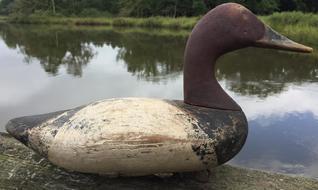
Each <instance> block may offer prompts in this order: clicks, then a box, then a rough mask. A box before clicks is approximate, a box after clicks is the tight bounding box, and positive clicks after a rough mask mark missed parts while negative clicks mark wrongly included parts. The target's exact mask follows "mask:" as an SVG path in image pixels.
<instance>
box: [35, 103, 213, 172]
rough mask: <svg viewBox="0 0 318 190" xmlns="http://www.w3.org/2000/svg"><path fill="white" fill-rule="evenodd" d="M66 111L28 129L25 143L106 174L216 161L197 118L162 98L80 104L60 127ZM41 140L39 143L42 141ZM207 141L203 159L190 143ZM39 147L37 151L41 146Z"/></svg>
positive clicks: (63, 163) (57, 160) (193, 167)
mask: <svg viewBox="0 0 318 190" xmlns="http://www.w3.org/2000/svg"><path fill="white" fill-rule="evenodd" d="M65 114H67V112H65V113H64V114H61V115H59V116H57V117H55V118H53V119H50V120H49V121H47V122H45V123H43V124H41V125H40V126H39V127H35V128H32V129H30V130H29V145H30V146H31V147H34V148H35V149H39V148H37V147H40V146H41V148H42V149H43V144H44V145H45V148H46V150H44V151H46V154H47V157H48V159H49V160H50V161H51V162H52V163H54V164H56V165H58V166H60V167H63V168H66V169H68V170H74V171H79V172H85V173H98V174H108V175H124V176H132V175H135V176H136V175H147V174H156V173H167V172H186V171H199V170H204V169H208V168H209V167H214V166H216V165H217V160H216V155H215V150H214V149H213V147H214V146H212V144H213V140H212V139H209V138H208V135H207V134H205V133H204V132H203V131H202V130H201V129H197V128H196V129H194V128H193V123H196V122H197V121H196V119H195V118H194V117H192V116H191V115H189V114H188V113H186V112H185V111H183V110H181V109H179V108H178V107H176V106H174V105H172V104H169V103H168V102H166V101H164V100H158V99H146V98H127V99H111V100H104V101H99V102H95V103H92V104H90V105H88V106H85V107H83V108H82V109H80V110H79V111H78V112H76V113H75V114H74V115H72V116H71V117H70V118H69V121H68V122H66V123H64V124H63V125H62V126H59V127H58V130H57V133H56V135H55V136H54V137H53V136H52V134H51V133H52V129H54V127H57V126H54V125H56V124H55V123H56V122H55V121H56V120H57V119H58V118H60V117H63V116H65ZM41 143H42V144H41ZM201 144H209V145H210V147H207V148H205V150H209V151H210V154H209V156H208V157H207V158H205V160H204V162H205V163H203V161H202V158H200V156H198V155H197V154H196V152H195V151H194V150H193V146H197V147H200V145H201ZM41 148H40V149H41Z"/></svg>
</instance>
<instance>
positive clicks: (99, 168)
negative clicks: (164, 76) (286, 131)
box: [6, 3, 312, 176]
mask: <svg viewBox="0 0 318 190" xmlns="http://www.w3.org/2000/svg"><path fill="white" fill-rule="evenodd" d="M251 46H252V47H260V48H272V49H279V50H288V51H294V52H302V53H310V52H311V51H312V48H310V47H307V46H304V45H301V44H298V43H296V42H293V41H292V40H289V39H288V38H286V37H284V36H282V35H280V34H279V33H277V32H275V31H274V30H273V29H271V28H270V27H269V26H266V25H265V24H264V23H262V21H261V20H259V19H258V18H257V17H256V16H255V15H254V14H253V13H252V12H250V11H249V10H248V9H247V8H245V7H243V6H242V5H239V4H235V3H227V4H222V5H219V6H217V7H216V8H214V9H213V10H211V11H209V12H208V13H207V14H206V15H205V16H203V18H202V19H201V20H200V21H199V22H198V23H197V24H196V26H195V27H194V29H193V31H192V33H191V35H190V37H189V39H188V42H187V45H186V50H185V59H184V100H183V101H182V100H161V99H150V98H118V99H107V100H101V101H97V102H93V103H91V104H88V105H84V106H80V107H77V108H74V109H70V110H64V111H59V112H54V113H48V114H43V115H36V116H26V117H20V118H16V119H12V120H10V121H9V122H8V124H7V125H6V129H7V131H8V132H9V133H10V134H11V135H12V136H13V137H15V138H16V139H18V140H19V141H21V142H22V143H23V144H25V145H26V146H28V147H30V148H32V149H33V150H34V151H36V152H37V153H39V154H41V155H42V156H44V157H46V158H47V159H48V160H49V161H50V162H52V163H53V164H55V165H57V166H59V167H62V168H65V169H67V170H71V171H77V172H83V173H93V174H103V175H112V176H114V175H115V176H142V175H151V174H160V173H178V172H195V171H206V170H212V169H213V168H214V167H216V166H218V165H221V164H223V163H225V162H227V161H229V160H230V159H231V158H233V157H234V156H235V155H236V154H237V153H238V152H239V151H240V150H241V148H242V147H243V145H244V143H245V140H246V138H247V134H248V123H247V120H246V117H245V115H244V113H243V111H242V109H241V107H240V106H239V105H238V104H237V103H236V102H235V101H234V100H233V99H232V98H231V97H230V96H229V95H228V94H227V93H226V92H225V91H224V90H223V89H222V87H221V86H220V84H219V83H218V82H217V80H216V78H215V69H214V67H215V64H216V61H217V60H218V58H219V57H220V56H222V55H224V54H226V53H228V52H231V51H233V50H237V49H241V48H246V47H251ZM255 64H257V63H255Z"/></svg>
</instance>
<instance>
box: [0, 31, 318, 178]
mask: <svg viewBox="0 0 318 190" xmlns="http://www.w3.org/2000/svg"><path fill="white" fill-rule="evenodd" d="M0 37H1V38H2V40H0V59H1V62H0V91H1V93H0V131H3V126H4V124H5V123H6V122H7V121H8V120H9V119H10V118H13V117H17V116H21V115H31V114H38V113H45V112H51V111H55V110H61V109H67V108H71V107H75V106H78V105H82V104H86V103H88V102H91V101H95V100H100V99H104V98H112V97H130V96H138V97H141V96H143V97H155V98H168V99H182V62H183V60H182V59H183V50H184V46H185V43H186V36H185V35H184V33H180V35H179V32H178V31H172V32H171V31H170V33H164V32H159V33H158V32H157V31H146V32H145V31H139V30H138V31H134V30H131V29H130V30H128V31H127V30H124V29H120V30H119V29H109V28H108V29H99V28H94V29H92V28H68V29H67V28H65V27H47V26H29V25H28V26H16V25H0ZM317 61H318V56H317V54H313V55H301V54H290V53H286V52H280V51H272V50H263V49H255V48H250V49H245V50H240V51H236V52H233V53H231V54H229V55H226V56H224V57H222V58H221V59H220V62H219V64H218V66H217V78H218V79H219V80H220V82H221V85H222V86H223V87H224V88H225V89H226V90H227V92H228V93H229V94H230V95H231V96H232V97H233V98H234V99H235V100H236V101H237V102H238V103H239V104H240V105H241V106H242V108H243V109H244V111H245V113H246V115H247V117H248V120H249V123H250V134H249V137H248V140H247V144H246V146H245V147H244V149H243V151H242V152H241V153H240V154H239V155H238V156H237V157H236V158H235V159H234V160H233V161H232V164H237V165H240V166H247V167H252V168H261V169H267V170H274V171H280V172H287V173H297V174H306V175H310V176H313V177H318V174H317V172H316V171H317V170H316V169H317V168H318V163H317V162H316V161H315V160H318V146H316V145H317V144H318V142H317V140H316V139H315V136H316V134H317V133H318V131H317V129H318V119H317V118H318V102H317V101H316V97H317V96H318V84H317V82H318V64H317Z"/></svg>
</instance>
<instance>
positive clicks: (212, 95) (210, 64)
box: [184, 15, 241, 110]
mask: <svg viewBox="0 0 318 190" xmlns="http://www.w3.org/2000/svg"><path fill="white" fill-rule="evenodd" d="M212 16H213V15H212ZM210 17H211V16H210ZM219 22H222V21H221V20H220V21H219ZM218 24H221V23H218V22H216V23H211V22H208V20H207V19H205V18H203V19H202V20H201V21H200V22H199V23H198V24H197V26H196V27H195V28H194V30H193V31H192V34H191V36H190V37H189V40H188V43H187V47H186V50H185V63H184V102H185V103H187V104H191V105H196V106H202V107H209V108H215V109H225V110H241V108H240V106H239V105H238V104H237V103H236V102H235V101H234V100H233V99H232V98H231V97H230V96H229V95H228V94H227V93H226V92H225V91H224V90H223V89H222V87H221V86H220V84H219V83H218V82H217V80H216V78H215V64H216V60H217V59H218V58H219V57H220V56H222V55H223V54H225V53H227V52H229V51H232V50H235V49H239V48H240V47H241V45H238V44H239V43H235V40H233V39H231V37H228V36H226V33H225V32H226V31H220V30H219V27H218V26H219V25H218ZM211 31H213V33H212V32H211Z"/></svg>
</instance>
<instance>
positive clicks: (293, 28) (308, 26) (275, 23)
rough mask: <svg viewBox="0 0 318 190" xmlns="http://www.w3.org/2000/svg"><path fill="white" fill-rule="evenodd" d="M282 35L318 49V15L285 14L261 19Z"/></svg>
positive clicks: (276, 14) (275, 14)
mask: <svg viewBox="0 0 318 190" xmlns="http://www.w3.org/2000/svg"><path fill="white" fill-rule="evenodd" d="M260 18H261V19H262V20H263V21H264V22H265V23H267V24H268V25H270V26H271V27H272V28H274V29H275V30H277V31H279V32H280V33H282V34H284V35H286V36H289V37H291V38H293V39H296V40H297V41H301V42H302V43H305V44H307V45H311V46H314V47H317V44H316V43H315V42H317V41H318V31H317V29H318V14H311V13H306V14H305V13H301V12H285V13H274V14H272V15H270V16H263V17H260Z"/></svg>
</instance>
